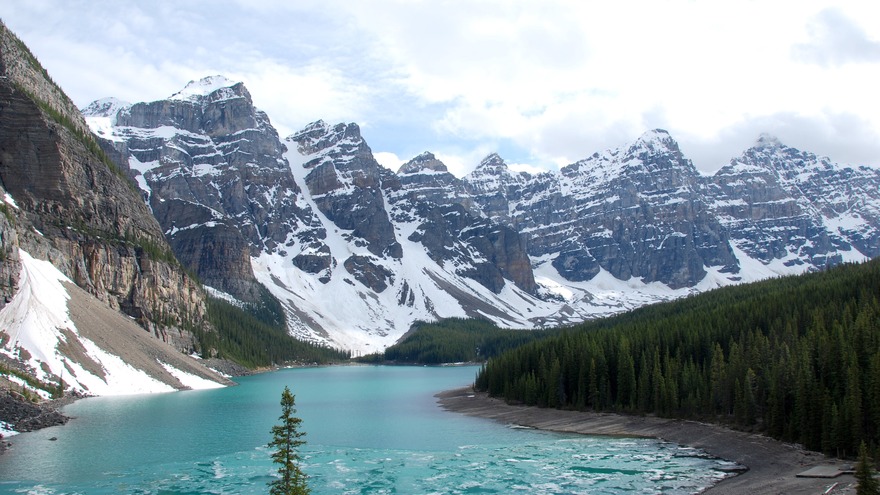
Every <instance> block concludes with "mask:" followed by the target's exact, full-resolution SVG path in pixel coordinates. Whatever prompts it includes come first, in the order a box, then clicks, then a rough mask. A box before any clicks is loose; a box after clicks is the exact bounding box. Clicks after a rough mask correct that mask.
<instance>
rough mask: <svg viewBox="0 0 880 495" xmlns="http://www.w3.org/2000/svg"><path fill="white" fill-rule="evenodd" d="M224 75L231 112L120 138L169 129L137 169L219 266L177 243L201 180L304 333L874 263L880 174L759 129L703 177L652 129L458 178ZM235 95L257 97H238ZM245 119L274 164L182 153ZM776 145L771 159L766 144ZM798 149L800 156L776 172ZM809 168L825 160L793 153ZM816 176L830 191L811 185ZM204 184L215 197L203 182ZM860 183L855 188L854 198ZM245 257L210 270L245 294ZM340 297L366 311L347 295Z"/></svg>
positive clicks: (570, 316) (527, 312) (117, 133)
mask: <svg viewBox="0 0 880 495" xmlns="http://www.w3.org/2000/svg"><path fill="white" fill-rule="evenodd" d="M217 80H218V79H216V78H208V79H207V80H203V81H204V83H203V84H201V85H200V86H199V88H205V87H207V88H209V89H211V91H208V90H205V91H201V92H198V91H193V93H197V94H194V95H192V96H188V97H187V99H186V100H185V101H186V102H187V104H193V105H198V104H201V105H214V106H215V108H214V109H213V110H212V112H214V113H215V114H216V115H225V116H226V119H228V120H227V121H226V122H225V124H224V125H223V126H215V127H212V128H211V129H208V128H204V127H199V126H198V125H195V124H194V123H193V122H192V121H186V120H185V119H184V120H178V121H174V122H172V121H171V120H167V119H166V120H165V121H162V122H164V123H163V125H159V124H160V121H158V120H156V121H150V122H148V121H142V122H140V125H146V126H148V127H146V128H138V127H136V126H134V125H131V124H134V121H133V120H126V119H128V118H129V117H127V116H126V114H127V112H130V110H126V109H125V107H121V109H120V110H119V111H117V114H116V121H117V124H116V125H115V126H114V127H112V129H114V130H113V132H114V134H113V135H111V136H110V137H111V139H115V141H113V143H114V145H115V146H116V148H117V149H118V150H119V151H120V152H121V154H122V155H123V156H124V151H125V147H126V145H127V144H128V143H131V142H132V141H136V140H137V139H138V136H139V135H140V134H144V133H146V131H145V130H143V129H147V130H149V129H153V130H152V131H150V133H152V135H153V141H150V143H149V144H150V145H149V146H140V148H139V149H141V151H139V152H137V151H136V152H130V153H129V155H130V157H133V158H134V159H135V160H132V159H131V158H130V159H129V162H130V163H129V168H131V169H132V170H133V171H136V172H135V175H137V171H140V172H141V177H142V178H143V179H144V180H143V182H145V183H146V185H147V186H149V187H148V188H146V189H145V188H144V186H143V185H142V186H141V187H142V189H144V190H145V193H149V194H152V195H153V196H150V204H151V206H152V207H153V208H154V212H155V211H156V209H158V210H159V214H157V218H159V221H160V224H163V226H165V232H166V235H169V236H170V238H171V241H172V242H171V245H172V247H175V246H176V247H175V253H176V254H178V257H180V258H181V260H182V261H184V260H187V261H184V263H185V264H186V265H187V266H189V267H191V268H193V269H195V270H196V271H197V273H199V275H200V276H203V275H202V272H203V268H202V265H196V264H193V263H192V260H193V258H194V256H196V254H195V253H197V252H199V251H198V249H197V248H198V247H197V246H195V247H192V249H193V250H194V251H193V253H192V254H189V255H187V254H185V253H184V254H181V253H179V252H178V249H180V245H181V243H180V242H177V243H176V242H175V240H174V238H175V236H181V235H182V234H181V232H182V230H180V229H181V226H180V225H178V224H179V223H180V222H179V221H178V220H176V218H180V216H181V214H182V212H183V211H187V210H186V208H183V206H185V205H183V206H182V205H181V204H180V202H181V198H182V197H181V196H180V194H179V193H180V188H179V187H177V188H171V187H170V184H174V183H176V182H178V181H180V180H181V179H180V177H186V179H185V182H187V183H188V184H190V187H189V188H188V189H187V194H191V197H189V199H187V200H186V201H188V202H190V203H193V204H198V205H200V206H199V208H197V210H200V211H201V210H207V211H210V212H212V213H211V215H207V216H206V215H202V216H201V217H198V216H192V220H191V221H192V222H194V223H192V224H187V226H192V227H191V228H189V229H188V230H190V231H192V232H191V235H194V236H195V235H196V233H198V237H199V238H203V236H204V235H205V233H204V232H207V231H209V229H214V230H216V229H217V225H220V224H223V225H225V226H226V228H227V229H228V230H229V231H230V234H229V235H230V236H234V231H235V230H236V229H238V230H240V231H242V232H247V233H248V235H242V236H241V239H239V241H238V243H237V244H235V245H236V246H238V247H237V248H236V249H237V252H240V253H242V254H241V255H237V256H236V257H235V258H234V259H233V260H231V261H230V263H229V266H232V265H234V266H235V267H236V268H235V269H236V270H238V272H234V271H233V273H239V275H236V276H240V277H242V278H243V279H244V278H247V280H249V282H248V284H249V285H250V286H252V287H253V286H254V285H253V284H254V283H255V282H258V283H261V284H262V285H264V286H265V287H267V288H268V289H269V291H270V292H272V293H273V295H274V296H275V297H276V298H278V299H279V301H280V302H281V303H282V305H283V306H284V307H285V311H286V313H287V316H288V318H289V320H290V322H291V323H290V329H291V332H292V333H293V334H294V335H296V336H298V337H299V338H303V339H306V340H311V341H315V342H321V343H326V344H329V345H334V346H340V347H345V348H351V349H354V350H355V351H356V352H367V351H369V350H377V349H376V348H377V347H382V346H387V345H389V344H390V343H393V342H394V340H396V337H399V336H400V335H402V333H403V332H405V331H406V329H407V328H408V327H409V325H411V324H412V323H413V322H415V321H417V320H431V319H436V318H442V317H481V318H488V319H490V320H493V321H495V322H496V323H498V324H499V325H501V326H505V327H523V328H529V327H544V326H550V325H559V324H570V323H575V322H579V321H583V320H585V319H589V318H593V317H596V316H601V315H604V314H609V313H616V312H620V311H624V310H626V309H631V308H633V307H637V306H640V305H643V304H646V303H650V302H656V301H661V300H667V299H671V298H677V297H681V296H684V295H687V294H690V293H693V292H697V291H703V290H707V289H709V288H712V287H718V286H723V285H729V284H735V283H741V282H743V281H750V280H757V279H761V278H766V277H767V276H768V275H770V274H788V273H799V272H802V271H808V270H817V269H822V268H823V267H825V266H831V265H833V264H836V263H840V262H844V261H857V260H861V259H866V258H869V257H873V256H876V255H877V252H876V251H877V249H878V248H877V245H878V244H880V237H878V232H880V221H878V220H880V217H878V215H877V212H878V211H880V198H877V197H876V194H872V193H871V191H870V189H871V188H872V187H875V184H876V185H880V179H878V177H880V172H878V171H875V170H873V169H868V168H853V167H848V166H844V165H839V164H833V163H832V162H830V160H828V159H824V158H822V159H820V158H817V157H815V155H812V154H810V153H808V152H800V151H799V150H794V149H793V148H787V147H785V145H783V144H782V143H781V142H779V140H778V139H776V138H772V137H770V136H764V135H762V136H759V138H758V140H757V141H756V146H755V147H752V148H750V149H749V150H746V151H744V152H743V155H742V156H740V157H738V158H734V159H732V160H731V164H729V165H727V166H725V167H722V168H721V169H719V171H718V172H716V173H715V174H713V175H703V174H701V173H700V172H699V171H698V170H697V169H696V168H695V167H694V165H693V163H692V162H691V161H690V159H688V158H687V157H686V156H685V155H684V154H683V153H682V151H681V149H680V147H679V146H678V143H677V142H676V141H675V140H674V138H673V137H672V136H670V135H669V133H668V132H666V131H665V130H662V129H653V130H649V131H646V132H645V133H643V134H642V135H641V136H639V137H638V138H636V139H635V140H634V141H633V142H632V143H629V144H625V145H623V146H619V147H617V148H611V149H607V150H604V151H600V152H596V153H594V154H593V155H591V156H589V157H586V158H584V159H582V160H579V161H577V162H574V163H572V164H571V165H568V166H566V167H563V168H561V169H560V170H559V171H558V172H544V173H539V174H530V173H525V172H513V171H511V170H510V168H509V167H507V165H506V163H505V162H504V160H503V158H502V157H501V156H500V155H498V154H497V153H491V154H489V155H487V156H486V157H485V158H484V159H483V160H482V161H481V163H480V164H479V165H478V166H477V167H476V168H475V169H474V170H473V171H472V172H471V173H469V174H467V175H466V176H465V177H462V178H458V177H455V176H454V175H452V174H451V173H449V171H448V168H447V167H446V166H445V164H443V163H442V161H440V160H438V159H437V158H436V156H435V155H433V153H431V152H430V151H426V152H423V153H421V154H419V155H417V156H415V157H413V158H412V159H411V160H409V161H407V162H406V163H404V164H403V165H401V166H400V168H399V169H398V170H397V171H391V170H388V169H386V168H384V167H382V166H381V165H379V163H378V162H377V161H376V160H375V158H374V157H373V155H372V150H371V149H370V147H369V145H368V144H367V142H366V140H365V139H364V138H363V136H362V135H361V132H360V128H359V127H358V126H357V125H356V124H354V123H348V124H345V123H340V124H333V125H331V124H328V123H326V122H324V121H321V120H318V121H315V122H313V123H312V124H309V125H307V126H305V127H304V128H303V129H302V130H300V131H298V132H295V133H293V134H291V135H290V136H289V137H287V138H286V139H284V140H281V139H278V137H277V132H276V131H274V128H272V126H271V123H270V121H269V119H268V116H266V115H265V114H263V113H260V112H259V111H258V110H256V109H255V108H253V105H252V102H251V100H250V97H249V94H247V95H246V96H244V95H245V94H246V92H247V90H246V88H244V85H243V84H241V83H233V82H232V81H228V80H225V79H223V80H222V81H221V82H222V84H215V82H216V81H217ZM191 84H194V83H191ZM169 101H172V100H160V101H158V102H152V103H147V104H144V105H153V106H158V107H162V106H167V105H168V103H167V102H169ZM175 101H183V100H175ZM137 105H140V104H134V105H132V106H130V107H128V108H129V109H131V108H135V107H137ZM232 105H242V106H241V107H240V108H239V110H238V113H236V112H233V111H231V110H230V108H231V107H229V106H232ZM99 107H100V105H99ZM237 108H238V107H237ZM87 113H88V112H87ZM93 113H94V112H93ZM233 114H236V115H237V114H241V115H261V117H260V118H259V119H255V120H254V122H256V120H259V121H260V122H261V123H262V124H261V125H260V126H256V125H254V124H252V123H246V122H243V121H242V122H239V121H237V120H236V117H231V115H233ZM99 117H100V116H99V115H97V114H95V115H94V116H89V120H90V121H92V120H93V119H98V118H99ZM95 122H96V124H93V126H94V128H95V129H96V130H97V129H102V127H101V126H100V125H98V123H97V120H95ZM175 122H176V123H175ZM249 122H250V121H249ZM166 124H167V125H166ZM172 124H173V125H172ZM175 125H177V126H178V127H175ZM149 126H153V127H149ZM138 129H141V130H138ZM156 129H160V131H156ZM260 129H262V130H260ZM236 132H244V133H253V136H254V137H253V139H257V138H259V139H264V140H265V142H264V143H263V146H264V147H268V148H271V149H274V150H279V151H280V152H273V153H272V154H269V155H267V156H271V159H269V160H266V161H265V162H262V161H260V160H256V159H251V158H249V157H245V158H243V159H242V160H239V161H235V160H232V159H231V158H229V157H230V156H231V155H230V151H229V150H227V149H225V148H223V147H218V146H215V147H214V148H210V150H211V156H213V157H214V160H215V161H217V162H218V163H222V162H223V161H224V160H226V162H227V164H228V166H226V168H225V169H223V167H224V166H223V165H219V166H217V165H215V164H212V167H215V168H201V169H200V168H199V167H200V166H201V165H200V163H199V162H200V160H203V158H201V155H199V154H198V152H197V150H196V149H195V148H190V149H189V151H190V152H191V153H190V154H189V156H186V154H182V155H181V154H180V153H179V151H180V146H176V145H174V146H176V147H177V149H171V148H172V145H173V143H176V142H177V141H175V140H180V139H183V138H186V139H189V140H198V139H202V140H203V142H207V141H206V140H207V139H208V138H210V139H211V140H214V139H218V140H220V141H222V140H224V139H230V137H229V136H233V135H235V133H236ZM224 133H226V134H224ZM199 136H203V137H201V138H200V137H199ZM160 138H161V140H160ZM140 143H143V141H141V142H140ZM169 143H172V144H169ZM128 145H129V146H130V144H128ZM144 150H149V153H150V156H151V157H152V158H154V159H155V158H156V157H157V156H159V157H161V156H166V155H171V156H173V157H174V160H176V161H174V163H176V164H177V168H176V169H175V170H176V171H177V172H176V173H177V174H178V176H177V177H171V176H166V175H161V174H158V173H156V172H154V171H153V170H154V168H150V167H144V166H143V165H142V164H143V163H144V159H145V158H147V157H146V156H143V157H142V158H143V159H142V158H139V157H138V156H139V155H138V153H146V152H145V151H144ZM762 150H763V151H762ZM770 150H773V151H772V156H771V155H766V156H765V155H762V153H765V154H766V153H769V152H770ZM780 150H782V151H780ZM785 150H788V151H785ZM823 160H824V161H823ZM774 164H775V165H774ZM782 164H787V165H785V167H782V168H783V169H785V168H786V167H788V169H790V170H788V172H784V173H776V172H773V173H770V172H762V170H766V167H767V166H771V167H776V168H775V169H774V170H777V169H779V166H781V165H782ZM797 164H800V165H797ZM805 164H806V165H809V166H811V167H812V168H811V169H810V170H813V172H809V173H807V172H804V171H803V170H802V171H801V172H796V171H792V170H794V169H791V167H795V166H800V167H803V166H806V165H805ZM163 166H164V165H163ZM762 166H763V168H761V167H762ZM218 167H219V168H218ZM160 169H161V167H156V168H155V170H160ZM220 169H223V170H222V171H219V172H218V171H217V170H220ZM242 170H248V171H249V172H248V173H247V174H242V173H241V171H242ZM747 171H751V172H750V173H748V174H747V173H746V172H747ZM211 174H214V175H215V176H216V177H223V176H224V174H231V175H230V177H232V176H235V177H237V179H236V180H237V181H240V183H241V184H245V182H247V183H248V184H249V185H250V187H248V188H242V190H241V192H240V195H239V196H237V197H238V198H239V199H238V200H237V201H238V202H239V203H240V204H242V205H245V204H247V205H249V206H248V208H244V209H241V208H239V209H238V210H234V209H232V208H228V207H227V206H226V203H228V200H227V199H225V198H224V197H223V194H222V193H221V194H214V193H212V192H211V191H212V190H217V191H220V190H221V189H222V188H220V187H217V185H216V183H215V182H210V181H206V180H204V179H203V178H205V177H209V176H210V175H211ZM774 174H775V175H774ZM810 174H812V175H810ZM267 177H270V178H271V179H267ZM810 177H813V178H812V179H811V178H810ZM847 178H849V179H857V180H855V181H853V180H850V181H848V182H847V180H846V179H847ZM831 179H833V180H831ZM823 180H824V181H825V182H824V184H825V185H824V186H823V185H822V184H823V182H822V181H823ZM829 180H831V182H829ZM743 181H745V182H743ZM798 181H801V182H798ZM139 182H141V181H140V179H139ZM196 183H199V184H200V185H199V187H197V188H194V187H193V186H194V184H196ZM743 183H748V184H751V187H752V189H748V190H746V189H745V188H743V187H741V184H743ZM212 184H213V185H212ZM271 184H275V185H271ZM798 184H800V185H798ZM795 186H797V187H795ZM807 186H809V187H807ZM826 186H827V187H828V188H831V189H833V191H832V190H831V189H823V187H826ZM832 186H833V187H832ZM804 187H807V189H809V191H810V193H809V195H810V196H812V197H815V198H818V199H817V200H816V201H812V200H811V199H810V198H809V197H807V195H805V194H803V193H802V190H803V188H804ZM810 188H811V189H810ZM245 189H247V190H245ZM251 189H254V190H251ZM200 190H201V191H206V193H204V194H202V195H201V196H199V194H197V192H198V191H200ZM156 191H163V193H162V194H159V195H156ZM269 191H272V192H271V193H269ZM799 191H801V192H800V193H799ZM854 193H858V194H857V195H856V199H853V200H847V199H846V198H848V197H850V195H852V194H854ZM273 195H274V196H273ZM279 198H286V200H287V202H288V204H289V205H291V206H290V207H289V208H291V210H289V211H296V212H297V215H298V217H296V218H297V220H298V221H296V222H286V223H285V222H282V221H279V222H278V223H277V228H276V229H275V230H274V233H273V234H272V235H268V232H267V231H266V229H263V231H260V230H259V229H258V228H257V226H258V225H260V224H261V222H269V221H271V220H270V219H272V218H277V217H279V215H278V214H277V212H276V211H277V210H276V208H277V205H279V204H283V201H284V200H283V199H279ZM824 198H827V199H824ZM822 201H824V203H823V204H821V205H820V204H819V203H820V202H822ZM224 202H226V203H224ZM166 203H167V204H166ZM162 204H166V205H165V207H164V208H165V209H164V210H163V207H162V206H161V205H162ZM181 208H183V209H181ZM236 211H237V212H238V213H235V212H236ZM163 212H164V213H163ZM199 218H201V220H199ZM288 218H289V215H288ZM242 219H246V220H245V221H244V222H242ZM187 221H188V222H189V221H190V220H187ZM175 222H177V223H175ZM211 222H214V224H213V225H212V226H210V227H209V225H211ZM175 229H178V230H175ZM774 235H775V237H774ZM202 252H203V253H204V251H202ZM245 252H247V253H248V254H247V257H248V258H249V262H247V261H246V260H245V259H244V254H243V253H245ZM209 258H210V256H209ZM229 266H227V267H224V266H222V263H221V264H218V265H217V266H214V267H213V268H211V269H214V270H215V275H214V276H213V277H204V278H205V279H208V281H206V283H207V284H208V285H209V286H211V287H214V288H215V289H218V290H220V291H222V292H224V293H228V294H230V295H231V296H232V297H234V298H237V299H240V300H247V292H246V291H243V290H241V287H235V286H234V284H230V283H229V282H228V281H229V279H230V277H228V276H226V275H224V273H226V270H227V269H228V268H229ZM251 274H252V275H253V279H251V278H250V277H251ZM232 278H234V277H232ZM248 284H246V285H248ZM331 294H332V295H331ZM336 298H339V299H340V300H344V301H346V303H347V304H349V305H350V306H351V307H349V308H346V309H342V308H340V307H339V306H338V305H336V304H334V303H333V302H332V301H334V300H335V299H336Z"/></svg>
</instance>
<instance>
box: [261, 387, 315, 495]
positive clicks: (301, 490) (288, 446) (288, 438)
mask: <svg viewBox="0 0 880 495" xmlns="http://www.w3.org/2000/svg"><path fill="white" fill-rule="evenodd" d="M295 399H296V397H295V396H294V395H293V394H291V393H290V389H289V388H288V387H286V386H285V387H284V391H283V392H282V393H281V416H279V417H278V419H279V420H280V421H281V424H279V425H275V426H273V427H272V441H271V442H269V447H270V448H274V449H275V451H274V452H272V462H274V463H275V464H278V465H279V466H278V474H279V476H280V477H279V478H278V479H275V480H272V481H271V482H270V483H269V487H270V489H269V493H270V494H271V495H308V494H309V493H311V490H310V489H309V487H308V485H307V484H306V475H305V473H303V472H302V470H301V469H300V467H299V462H300V455H299V450H298V449H299V447H301V446H302V445H305V443H306V442H305V440H300V439H301V438H302V437H304V436H305V432H304V431H300V423H302V419H300V418H298V417H296V400H295Z"/></svg>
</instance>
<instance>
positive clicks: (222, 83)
mask: <svg viewBox="0 0 880 495" xmlns="http://www.w3.org/2000/svg"><path fill="white" fill-rule="evenodd" d="M236 84H239V82H238V81H232V80H230V79H227V78H226V77H224V76H221V75H216V76H208V77H203V78H202V79H199V80H198V81H190V82H189V83H187V85H186V86H185V87H184V88H183V89H182V90H180V91H178V92H177V93H174V94H173V95H171V96H169V97H168V99H169V100H193V99H198V98H201V97H204V96H208V95H209V94H211V93H213V92H214V91H217V90H218V89H222V88H230V87H232V86H235V85H236Z"/></svg>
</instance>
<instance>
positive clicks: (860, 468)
mask: <svg viewBox="0 0 880 495" xmlns="http://www.w3.org/2000/svg"><path fill="white" fill-rule="evenodd" d="M856 481H858V482H859V485H858V487H857V488H856V495H877V494H880V484H878V483H877V478H875V477H874V466H872V465H871V458H870V457H868V447H867V446H866V445H865V442H862V444H861V445H860V446H859V463H858V464H857V465H856Z"/></svg>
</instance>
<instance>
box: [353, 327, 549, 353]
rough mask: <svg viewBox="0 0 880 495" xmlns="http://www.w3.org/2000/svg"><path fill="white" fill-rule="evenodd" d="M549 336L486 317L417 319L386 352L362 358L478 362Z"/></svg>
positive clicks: (544, 332) (543, 332)
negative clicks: (500, 324) (501, 325)
mask: <svg viewBox="0 0 880 495" xmlns="http://www.w3.org/2000/svg"><path fill="white" fill-rule="evenodd" d="M546 335H547V333H546V331H529V330H504V329H500V328H498V327H497V326H495V325H494V324H493V323H491V322H489V321H485V320H468V319H462V318H448V319H444V320H440V321H438V322H433V323H425V322H418V323H416V324H414V325H413V326H412V328H410V331H409V332H408V333H407V334H406V335H404V336H403V337H402V338H401V339H400V341H399V342H398V343H396V344H394V345H392V346H390V347H388V348H387V349H385V353H384V355H371V356H365V357H364V358H361V359H360V361H363V362H382V361H390V362H396V363H418V364H443V363H465V362H469V363H478V362H483V361H485V360H486V359H488V358H490V357H492V356H496V355H498V354H500V353H501V352H503V351H505V350H508V349H513V348H514V347H517V346H520V345H522V344H525V343H527V342H531V341H533V340H535V339H536V338H540V337H544V336H546Z"/></svg>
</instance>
